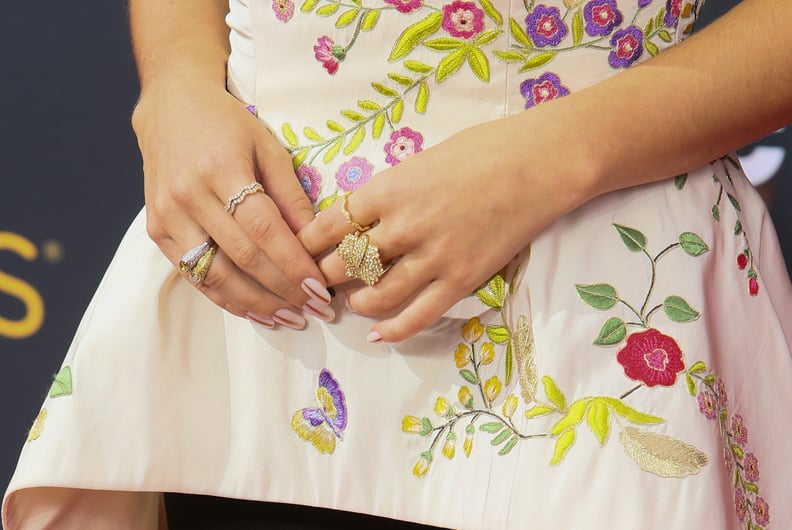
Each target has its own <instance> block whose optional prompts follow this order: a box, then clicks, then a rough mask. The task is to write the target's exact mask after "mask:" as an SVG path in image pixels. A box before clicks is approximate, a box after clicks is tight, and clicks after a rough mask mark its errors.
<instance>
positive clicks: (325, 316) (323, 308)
mask: <svg viewBox="0 0 792 530" xmlns="http://www.w3.org/2000/svg"><path fill="white" fill-rule="evenodd" d="M303 310H304V311H305V312H306V313H310V314H311V315H313V316H315V317H318V318H321V319H322V320H324V321H325V322H332V321H333V319H334V318H335V310H334V309H333V308H332V307H330V306H329V305H324V304H321V303H319V302H317V301H316V300H313V299H311V300H308V301H307V302H305V305H304V306H303Z"/></svg>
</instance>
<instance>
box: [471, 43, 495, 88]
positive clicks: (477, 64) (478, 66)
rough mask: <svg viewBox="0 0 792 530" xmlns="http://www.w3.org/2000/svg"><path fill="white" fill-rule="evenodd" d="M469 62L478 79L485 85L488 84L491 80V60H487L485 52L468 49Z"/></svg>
mask: <svg viewBox="0 0 792 530" xmlns="http://www.w3.org/2000/svg"><path fill="white" fill-rule="evenodd" d="M467 61H468V64H469V65H470V69H471V70H473V73H474V74H476V77H478V78H479V79H481V80H482V81H484V82H485V83H488V82H489V79H490V67H489V60H488V59H487V56H486V55H484V52H483V51H481V50H480V49H479V48H475V47H470V48H468V52H467Z"/></svg>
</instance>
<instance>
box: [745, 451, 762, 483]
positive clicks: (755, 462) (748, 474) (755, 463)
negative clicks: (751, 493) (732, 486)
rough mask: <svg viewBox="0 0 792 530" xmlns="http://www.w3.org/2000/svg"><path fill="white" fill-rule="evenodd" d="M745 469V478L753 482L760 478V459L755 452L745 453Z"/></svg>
mask: <svg viewBox="0 0 792 530" xmlns="http://www.w3.org/2000/svg"><path fill="white" fill-rule="evenodd" d="M743 470H745V478H747V479H748V480H750V481H751V482H756V481H757V480H759V459H758V458H756V455H755V454H753V453H748V454H746V455H745V459H744V460H743Z"/></svg>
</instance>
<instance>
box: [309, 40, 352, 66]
mask: <svg viewBox="0 0 792 530" xmlns="http://www.w3.org/2000/svg"><path fill="white" fill-rule="evenodd" d="M313 50H314V57H316V60H317V61H319V62H320V63H322V66H324V69H325V70H327V73H328V74H330V75H333V74H335V73H336V72H337V71H338V63H339V62H340V61H343V60H344V57H346V52H345V51H344V48H342V47H341V46H336V44H335V42H333V39H331V38H330V37H327V36H322V37H319V38H318V39H317V44H316V46H314V47H313Z"/></svg>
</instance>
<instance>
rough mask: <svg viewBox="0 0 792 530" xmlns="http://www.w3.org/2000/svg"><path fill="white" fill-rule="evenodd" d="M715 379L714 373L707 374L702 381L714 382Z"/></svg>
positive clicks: (710, 383) (711, 383) (709, 383)
mask: <svg viewBox="0 0 792 530" xmlns="http://www.w3.org/2000/svg"><path fill="white" fill-rule="evenodd" d="M715 379H716V377H715V374H707V375H706V376H704V382H705V383H707V384H708V385H713V384H715Z"/></svg>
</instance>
